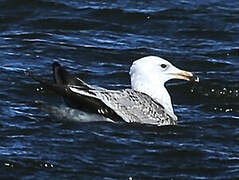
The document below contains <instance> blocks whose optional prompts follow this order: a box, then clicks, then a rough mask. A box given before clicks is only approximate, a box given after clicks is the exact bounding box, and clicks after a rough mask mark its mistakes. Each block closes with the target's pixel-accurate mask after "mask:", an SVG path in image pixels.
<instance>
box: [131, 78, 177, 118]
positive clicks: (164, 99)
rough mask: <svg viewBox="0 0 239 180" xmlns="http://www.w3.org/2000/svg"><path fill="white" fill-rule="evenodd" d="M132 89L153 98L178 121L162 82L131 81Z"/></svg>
mask: <svg viewBox="0 0 239 180" xmlns="http://www.w3.org/2000/svg"><path fill="white" fill-rule="evenodd" d="M131 86H132V89H134V90H136V91H139V92H143V93H145V94H147V95H149V96H150V97H152V98H153V99H154V100H155V101H156V102H157V103H159V104H161V105H162V106H163V107H164V109H165V110H166V111H167V113H168V114H169V115H170V116H171V117H172V118H174V119H177V117H176V115H175V114H174V111H173V106H172V102H171V97H170V95H169V93H168V91H167V89H166V87H165V86H164V83H162V82H160V81H149V80H148V81H137V80H136V81H135V80H133V81H131Z"/></svg>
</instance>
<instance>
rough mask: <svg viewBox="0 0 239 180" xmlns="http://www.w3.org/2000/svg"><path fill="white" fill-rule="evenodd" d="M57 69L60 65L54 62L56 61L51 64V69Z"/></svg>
mask: <svg viewBox="0 0 239 180" xmlns="http://www.w3.org/2000/svg"><path fill="white" fill-rule="evenodd" d="M57 67H61V65H60V64H59V63H58V62H56V61H55V62H53V63H52V68H53V69H55V68H57Z"/></svg>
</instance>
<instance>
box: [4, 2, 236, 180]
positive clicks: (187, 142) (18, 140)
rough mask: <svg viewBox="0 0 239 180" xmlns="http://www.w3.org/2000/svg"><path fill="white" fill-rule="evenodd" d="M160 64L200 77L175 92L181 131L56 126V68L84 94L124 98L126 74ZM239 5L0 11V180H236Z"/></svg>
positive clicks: (173, 85)
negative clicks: (94, 89) (44, 84)
mask: <svg viewBox="0 0 239 180" xmlns="http://www.w3.org/2000/svg"><path fill="white" fill-rule="evenodd" d="M146 55H157V56H160V57H163V58H165V59H168V60H169V61H170V62H172V63H173V64H174V65H176V66H178V67H180V68H181V69H185V70H188V71H192V72H194V73H196V74H197V75H198V76H199V77H200V79H201V82H200V83H199V85H198V86H197V87H195V88H194V89H193V90H192V85H191V84H188V83H185V82H179V81H172V82H170V83H168V89H169V91H170V94H171V96H172V99H173V103H174V108H175V113H176V114H177V116H178V117H179V123H178V125H177V126H166V127H155V126H151V125H140V124H119V123H107V122H88V123H81V122H61V121H59V119H57V118H56V117H54V116H52V115H50V114H49V113H46V112H45V111H42V108H40V107H39V106H38V105H37V104H38V102H39V101H40V102H42V103H43V105H44V103H45V104H46V106H47V105H49V104H50V105H55V106H57V105H62V104H63V102H62V100H61V98H60V97H58V96H56V95H55V94H54V93H52V92H50V91H47V90H39V89H40V86H39V84H38V83H36V82H34V81H33V80H31V79H30V78H28V77H26V76H25V75H24V73H23V72H24V70H26V69H30V70H31V71H33V73H35V74H38V75H40V76H42V77H44V78H46V79H51V63H52V62H53V61H58V62H60V63H61V64H63V65H64V66H67V67H68V70H69V71H71V72H74V73H77V74H79V75H81V76H82V78H83V79H84V80H85V81H86V82H88V83H90V84H95V85H98V86H103V87H106V88H110V89H121V88H126V87H129V86H130V84H129V75H128V69H129V67H130V65H131V63H132V62H133V61H134V60H136V59H138V58H140V57H143V56H146ZM238 69H239V1H235V0H222V1H216V0H202V1H199V0H197V1H190V0H179V1H173V0H170V1H164V0H160V1H157V0H144V1H130V0H123V1H122V0H121V1H117V0H114V1H111V2H110V1H92V0H91V1H77V0H69V1H63V0H34V1H29V0H1V1H0V110H1V113H0V128H1V130H0V177H1V178H0V179H25V180H28V179H86V180H88V179H97V180H98V179H99V180H102V179H104V180H118V179H122V180H128V179H131V180H132V179H133V180H139V179H143V180H145V179H147V180H148V179H174V180H176V179H200V180H201V179H235V178H239V103H238V100H239V97H238V95H239V94H238V90H239V78H238V77H239V71H238Z"/></svg>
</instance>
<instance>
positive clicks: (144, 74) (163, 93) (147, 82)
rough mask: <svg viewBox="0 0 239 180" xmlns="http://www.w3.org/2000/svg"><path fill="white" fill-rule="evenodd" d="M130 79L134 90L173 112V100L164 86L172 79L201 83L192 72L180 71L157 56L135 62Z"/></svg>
mask: <svg viewBox="0 0 239 180" xmlns="http://www.w3.org/2000/svg"><path fill="white" fill-rule="evenodd" d="M130 78H131V87H132V89H134V90H136V91H140V92H143V93H146V94H148V95H149V96H151V97H152V98H153V99H155V100H156V101H158V102H159V103H160V104H161V105H163V106H164V107H165V108H168V109H171V111H173V109H172V103H171V98H170V96H169V94H168V91H167V90H166V88H165V86H164V84H165V82H167V81H168V80H171V79H182V80H186V81H195V82H198V81H199V79H198V77H196V76H194V75H193V74H192V73H191V72H188V71H183V70H180V69H178V68H176V67H175V66H173V65H172V64H171V63H170V62H168V61H167V60H165V59H162V58H160V57H157V56H147V57H143V58H141V59H138V60H136V61H134V62H133V64H132V66H131V68H130ZM172 113H173V112H172Z"/></svg>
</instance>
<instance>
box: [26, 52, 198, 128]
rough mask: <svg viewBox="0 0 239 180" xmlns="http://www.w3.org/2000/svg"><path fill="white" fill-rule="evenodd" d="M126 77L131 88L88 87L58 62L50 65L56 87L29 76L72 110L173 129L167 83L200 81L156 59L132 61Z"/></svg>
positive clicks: (148, 57) (174, 118)
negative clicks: (129, 80) (128, 76)
mask: <svg viewBox="0 0 239 180" xmlns="http://www.w3.org/2000/svg"><path fill="white" fill-rule="evenodd" d="M129 74H130V78H131V87H132V88H131V89H123V90H108V89H104V88H99V87H95V86H91V85H89V84H87V83H85V82H84V81H82V80H81V79H80V78H79V76H76V75H73V74H70V73H68V72H67V71H66V70H65V69H64V68H63V67H62V66H61V65H60V64H59V63H57V62H54V63H53V77H54V81H55V83H52V82H49V81H46V80H42V79H41V78H39V77H36V76H33V75H32V74H30V73H29V76H31V77H32V78H33V79H34V80H36V81H38V82H40V83H41V84H42V85H43V86H44V87H46V88H47V89H50V90H53V91H54V92H56V93H57V94H59V95H61V96H62V97H63V98H64V100H65V102H66V103H67V104H68V105H69V106H70V107H72V108H76V109H80V110H83V111H85V112H90V113H95V114H98V115H102V116H104V117H105V118H106V119H110V120H112V121H124V122H128V123H129V122H137V123H146V124H155V125H174V124H176V122H177V116H176V115H175V114H174V111H173V107H172V103H171V97H170V95H169V93H168V91H167V89H166V88H165V82H167V81H168V80H170V79H182V80H187V81H194V82H198V81H199V79H198V77H196V76H194V75H193V74H192V73H191V72H187V71H183V70H180V69H178V68H176V67H175V66H173V65H172V64H171V63H169V62H168V61H166V60H164V59H162V58H160V57H157V56H147V57H143V58H141V59H138V60H136V61H134V62H133V64H132V66H131V68H130V72H129Z"/></svg>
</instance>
